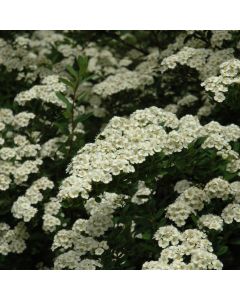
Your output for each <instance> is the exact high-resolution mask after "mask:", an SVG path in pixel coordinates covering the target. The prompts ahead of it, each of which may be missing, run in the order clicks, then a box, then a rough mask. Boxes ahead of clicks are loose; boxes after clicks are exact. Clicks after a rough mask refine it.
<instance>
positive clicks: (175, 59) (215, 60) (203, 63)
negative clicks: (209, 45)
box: [161, 47, 234, 80]
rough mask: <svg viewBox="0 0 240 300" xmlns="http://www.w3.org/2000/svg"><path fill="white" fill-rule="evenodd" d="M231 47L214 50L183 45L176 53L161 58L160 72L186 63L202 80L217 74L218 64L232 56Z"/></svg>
mask: <svg viewBox="0 0 240 300" xmlns="http://www.w3.org/2000/svg"><path fill="white" fill-rule="evenodd" d="M233 52H234V50H233V49H232V48H228V49H223V50H216V51H213V50H212V49H206V48H199V49H196V48H191V47H183V48H182V49H181V50H180V51H178V52H177V53H176V54H173V55H171V56H168V57H166V58H164V59H163V60H162V63H161V67H162V72H165V71H166V70H168V69H175V68H176V66H177V65H178V64H179V65H186V66H188V67H190V68H192V69H196V70H197V71H198V72H199V77H200V79H202V80H205V79H206V78H208V77H210V76H214V75H216V74H217V72H218V69H219V65H220V64H221V63H223V62H225V61H227V60H229V59H232V58H233Z"/></svg>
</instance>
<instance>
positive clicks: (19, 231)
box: [0, 222, 29, 255]
mask: <svg viewBox="0 0 240 300" xmlns="http://www.w3.org/2000/svg"><path fill="white" fill-rule="evenodd" d="M28 238H29V234H28V233H27V228H26V226H25V224H24V223H23V222H19V223H18V224H17V225H16V226H15V227H14V228H13V229H11V228H10V226H9V225H8V224H6V223H0V254H2V255H8V254H9V253H18V254H19V253H22V252H23V251H24V250H25V249H26V243H25V240H26V239H28Z"/></svg>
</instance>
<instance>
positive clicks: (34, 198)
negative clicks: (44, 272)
mask: <svg viewBox="0 0 240 300" xmlns="http://www.w3.org/2000/svg"><path fill="white" fill-rule="evenodd" d="M239 115H240V31H237V30H235V31H214V30H212V31H210V30H208V31H196V30H192V31H69V30H68V31H55V32H54V31H16V32H14V31H2V32H0V216H1V218H0V269H50V270H52V269H58V270H62V269H74V270H75V269H76V270H86V269H97V270H98V269H107V270H112V269H127V270H131V269H135V270H136V269H137V270H138V269H139V270H140V269H143V270H146V269H161V270H168V269H190V270H195V269H200V270H220V269H240V179H239V177H240V119H239Z"/></svg>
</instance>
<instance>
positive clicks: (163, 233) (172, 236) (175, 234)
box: [154, 225, 181, 248]
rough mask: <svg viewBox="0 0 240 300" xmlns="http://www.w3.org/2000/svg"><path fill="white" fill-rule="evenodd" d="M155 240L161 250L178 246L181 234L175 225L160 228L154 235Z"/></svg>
mask: <svg viewBox="0 0 240 300" xmlns="http://www.w3.org/2000/svg"><path fill="white" fill-rule="evenodd" d="M154 239H155V240H157V241H158V245H159V247H161V248H166V247H168V246H169V245H173V246H176V245H177V244H178V243H179V241H180V240H181V233H180V232H179V230H178V229H177V228H176V227H174V226H173V225H168V226H163V227H160V228H159V229H158V230H157V231H156V232H155V234H154Z"/></svg>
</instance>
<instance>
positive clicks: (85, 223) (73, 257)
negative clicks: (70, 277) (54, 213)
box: [52, 192, 126, 269]
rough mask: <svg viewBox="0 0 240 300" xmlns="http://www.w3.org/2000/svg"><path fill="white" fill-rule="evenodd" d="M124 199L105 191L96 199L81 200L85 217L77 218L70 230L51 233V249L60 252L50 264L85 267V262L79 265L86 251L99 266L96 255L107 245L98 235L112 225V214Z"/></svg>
mask: <svg viewBox="0 0 240 300" xmlns="http://www.w3.org/2000/svg"><path fill="white" fill-rule="evenodd" d="M124 199H126V196H123V195H117V194H115V193H108V192H104V193H103V194H102V195H100V196H99V200H101V201H100V202H99V201H96V200H95V199H94V198H90V199H89V200H88V201H87V203H86V204H85V208H86V211H87V212H88V214H89V216H90V217H89V219H78V220H76V221H75V223H74V224H73V226H72V229H71V230H65V229H62V230H60V231H58V232H57V234H56V235H55V236H54V241H53V245H52V250H56V249H60V250H61V252H64V253H61V254H60V255H59V256H57V258H56V260H55V263H54V268H55V269H85V268H87V266H86V267H83V266H82V264H83V262H84V256H85V255H86V254H88V255H91V256H92V257H93V258H95V259H93V260H91V262H92V263H93V262H94V263H96V265H95V267H98V268H100V267H101V264H100V263H99V261H98V256H100V255H102V253H103V252H104V251H105V250H107V249H108V245H107V243H106V241H104V240H99V238H100V237H101V236H103V235H104V233H105V232H106V231H107V230H108V229H109V228H111V227H113V226H114V222H113V219H112V215H113V213H114V211H115V210H116V209H117V208H118V207H121V206H122V205H123V202H124ZM91 265H92V264H91ZM95 267H94V268H95ZM88 268H89V266H88ZM91 268H92V267H91ZM91 268H90V269H91Z"/></svg>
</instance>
